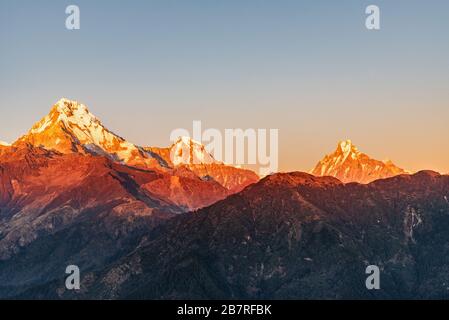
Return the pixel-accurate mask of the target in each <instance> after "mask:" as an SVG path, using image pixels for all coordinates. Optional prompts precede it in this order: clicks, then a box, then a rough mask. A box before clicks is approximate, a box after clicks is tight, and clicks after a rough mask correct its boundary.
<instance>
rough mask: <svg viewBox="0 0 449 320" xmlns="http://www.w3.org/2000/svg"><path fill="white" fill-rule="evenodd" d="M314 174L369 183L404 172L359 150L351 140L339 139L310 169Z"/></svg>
mask: <svg viewBox="0 0 449 320" xmlns="http://www.w3.org/2000/svg"><path fill="white" fill-rule="evenodd" d="M310 173H311V174H313V175H316V176H332V177H335V178H337V179H339V180H341V181H342V182H359V183H369V182H372V181H374V180H378V179H384V178H390V177H394V176H396V175H400V174H406V173H407V171H405V170H404V169H401V168H399V167H397V166H396V165H395V164H394V163H393V162H391V161H390V160H388V161H379V160H375V159H372V158H370V157H369V156H368V155H366V154H364V153H362V152H360V151H359V150H358V149H357V147H356V146H355V145H354V144H353V143H352V141H351V140H346V141H341V142H339V143H338V145H337V149H336V150H335V151H334V152H333V153H331V154H329V155H326V156H325V157H324V158H323V159H322V160H321V161H320V162H318V163H317V165H316V166H315V168H313V169H312V170H311V171H310Z"/></svg>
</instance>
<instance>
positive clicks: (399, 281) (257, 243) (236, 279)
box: [53, 172, 449, 299]
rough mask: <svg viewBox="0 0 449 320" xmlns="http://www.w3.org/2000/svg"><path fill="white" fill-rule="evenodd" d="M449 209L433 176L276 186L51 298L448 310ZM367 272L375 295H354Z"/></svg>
mask: <svg viewBox="0 0 449 320" xmlns="http://www.w3.org/2000/svg"><path fill="white" fill-rule="evenodd" d="M448 199H449V177H448V176H440V175H439V174H437V173H434V172H420V173H417V174H415V175H412V176H408V175H401V176H397V177H394V178H390V179H385V180H379V181H376V182H374V183H371V184H368V185H362V184H346V185H345V184H343V183H341V182H340V181H338V180H337V179H334V178H331V177H324V178H319V177H313V176H311V175H307V174H304V173H291V174H276V175H273V176H269V177H267V178H265V179H263V180H262V181H261V182H259V183H257V184H255V185H252V186H250V187H248V188H246V189H245V190H244V191H242V192H241V193H239V194H236V195H233V196H230V197H229V198H227V199H225V200H223V201H221V202H219V203H217V204H214V205H213V206H211V207H208V208H205V209H202V210H200V211H199V212H197V213H196V214H194V215H184V216H181V217H178V218H176V219H173V220H171V221H170V222H168V223H167V224H166V225H165V226H163V227H161V228H160V229H158V231H155V232H154V233H153V234H152V236H151V237H150V238H149V239H148V240H147V241H146V242H145V245H141V246H140V247H139V248H138V249H137V250H136V251H135V252H134V253H133V254H131V255H129V256H127V257H126V258H123V259H122V260H121V261H119V262H117V263H114V264H112V265H111V266H109V267H107V268H105V269H104V270H103V271H102V272H101V273H88V274H86V275H85V277H87V278H89V279H95V280H93V281H91V282H90V283H89V284H86V287H85V290H84V292H83V293H78V294H73V293H71V292H67V291H66V292H64V293H63V294H62V297H65V298H74V297H90V298H92V297H94V298H139V299H140V298H145V299H178V298H186V299H205V298H209V299H210V298H213V299H218V298H236V299H253V298H267V299H311V298H326V299H340V298H449V294H448V289H447V283H449V282H448V281H449V273H448V272H447V271H448V266H449V258H448V257H449V249H448V248H449V233H448V232H447V230H449V201H448ZM372 264H373V265H377V266H379V268H380V269H381V290H374V291H370V290H367V289H366V287H365V279H366V276H367V275H366V274H365V268H366V267H367V266H368V265H372ZM55 285H56V284H55ZM53 290H55V289H53ZM61 290H63V289H61Z"/></svg>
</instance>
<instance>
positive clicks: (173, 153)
mask: <svg viewBox="0 0 449 320" xmlns="http://www.w3.org/2000/svg"><path fill="white" fill-rule="evenodd" d="M170 160H171V162H172V163H173V164H174V165H175V166H177V165H180V164H211V163H218V161H216V160H215V159H214V157H213V156H212V155H211V154H210V153H209V152H207V150H206V147H205V146H204V145H203V144H201V143H200V142H198V141H195V140H193V139H191V138H190V137H185V136H184V137H179V138H178V140H176V142H175V143H174V144H173V145H172V146H171V147H170Z"/></svg>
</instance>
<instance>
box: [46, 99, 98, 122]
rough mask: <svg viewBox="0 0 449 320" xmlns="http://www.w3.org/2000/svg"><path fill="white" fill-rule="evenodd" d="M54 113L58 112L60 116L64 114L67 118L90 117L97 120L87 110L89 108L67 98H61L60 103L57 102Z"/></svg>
mask: <svg viewBox="0 0 449 320" xmlns="http://www.w3.org/2000/svg"><path fill="white" fill-rule="evenodd" d="M52 111H56V112H58V113H60V114H64V115H66V116H67V117H72V116H74V115H76V114H77V115H82V114H85V115H89V116H90V117H91V118H95V117H94V116H93V115H92V114H91V113H90V112H89V110H88V109H87V107H86V106H85V105H84V104H82V103H79V102H78V101H75V100H69V99H66V98H61V99H59V101H58V102H56V104H55V105H54V106H53V109H52Z"/></svg>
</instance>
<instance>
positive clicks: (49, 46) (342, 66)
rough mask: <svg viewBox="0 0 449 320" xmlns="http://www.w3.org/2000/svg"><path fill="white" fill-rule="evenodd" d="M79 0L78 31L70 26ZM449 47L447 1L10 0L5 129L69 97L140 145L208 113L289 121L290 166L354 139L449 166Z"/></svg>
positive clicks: (306, 165) (2, 33)
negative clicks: (71, 9) (70, 12)
mask: <svg viewBox="0 0 449 320" xmlns="http://www.w3.org/2000/svg"><path fill="white" fill-rule="evenodd" d="M72 4H76V5H78V6H79V8H80V11H81V29H80V30H72V31H69V30H67V29H66V28H65V20H66V18H67V15H66V13H65V8H66V7H67V6H68V5H72ZM371 4H374V5H377V6H378V7H379V8H380V23H381V29H380V30H376V31H373V30H368V29H366V27H365V19H366V16H367V15H366V14H365V8H366V7H367V6H368V5H371ZM448 57H449V1H447V0H428V1H424V0H420V1H417V0H395V1H382V0H370V1H364V0H360V1H357V0H341V1H335V0H310V1H301V0H276V1H274V0H270V1H266V0H226V1H225V0H176V1H175V0H160V1H152V0H146V1H137V0H128V1H114V0H107V1H103V0H89V1H85V0H70V1H55V0H40V1H31V0H28V1H25V0H0V58H1V59H0V140H4V141H8V142H12V141H14V140H16V139H17V138H18V137H19V136H20V135H22V134H24V133H25V132H27V131H28V130H29V128H30V127H31V126H32V125H33V123H34V122H36V121H38V120H40V119H41V118H42V117H43V116H44V115H46V114H47V113H48V112H49V110H50V108H51V106H52V105H53V104H54V103H55V102H56V101H57V100H59V99H60V98H61V97H66V98H69V99H74V100H77V101H80V102H82V103H84V104H86V105H87V106H88V107H89V109H90V111H91V112H92V113H94V114H95V115H96V116H98V118H100V119H101V120H102V122H103V123H104V124H105V125H106V127H108V128H109V129H111V130H113V131H114V132H116V133H118V134H120V135H121V136H123V137H124V138H126V139H127V140H129V141H131V142H133V143H135V144H138V145H143V146H149V145H151V146H166V145H168V144H169V142H170V141H169V138H170V133H171V131H172V130H173V129H176V128H186V129H188V130H192V129H191V128H192V121H194V120H200V121H201V122H202V125H203V128H205V129H206V128H217V129H219V130H224V129H225V128H242V129H247V128H255V129H279V166H280V167H279V169H280V171H295V170H302V171H308V170H309V169H311V168H312V167H313V166H314V165H315V164H316V163H317V161H318V160H320V159H321V158H322V157H323V156H324V154H326V153H330V152H332V151H334V150H335V148H336V145H337V142H338V141H339V140H346V139H351V140H352V141H353V142H354V144H355V145H357V146H358V148H359V150H361V151H363V152H366V153H367V154H369V155H370V156H372V157H374V158H377V159H380V160H384V159H391V160H393V161H394V162H395V163H396V164H397V165H399V166H400V167H403V168H405V169H408V170H411V171H417V170H420V169H432V170H437V171H440V172H444V173H448V172H449V125H448V124H449V58H448Z"/></svg>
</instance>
